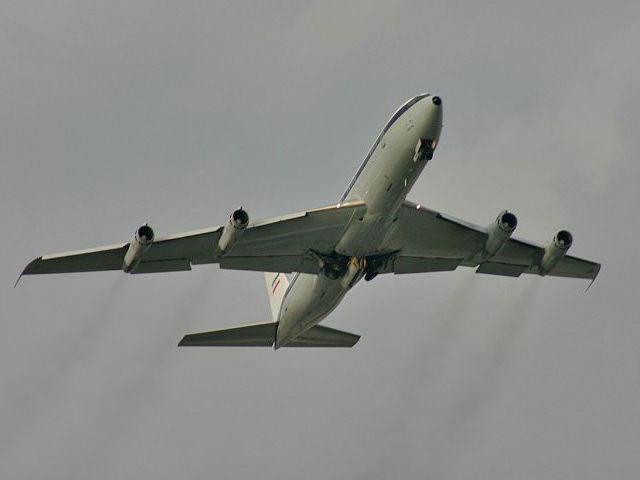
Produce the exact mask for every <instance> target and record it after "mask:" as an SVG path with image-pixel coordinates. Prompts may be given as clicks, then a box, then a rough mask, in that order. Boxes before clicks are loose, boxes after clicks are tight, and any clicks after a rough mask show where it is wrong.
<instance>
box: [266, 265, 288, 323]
mask: <svg viewBox="0 0 640 480" xmlns="http://www.w3.org/2000/svg"><path fill="white" fill-rule="evenodd" d="M264 282H265V284H266V286H267V295H269V305H270V306H271V318H273V321H274V322H277V321H278V315H279V314H280V306H281V305H282V300H284V294H285V293H287V288H289V280H288V279H287V276H286V275H285V274H284V273H274V272H264Z"/></svg>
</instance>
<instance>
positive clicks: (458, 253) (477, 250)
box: [380, 201, 600, 280]
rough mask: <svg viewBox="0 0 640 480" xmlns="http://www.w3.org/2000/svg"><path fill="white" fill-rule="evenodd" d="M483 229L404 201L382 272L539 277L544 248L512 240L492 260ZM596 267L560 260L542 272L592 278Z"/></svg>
mask: <svg viewBox="0 0 640 480" xmlns="http://www.w3.org/2000/svg"><path fill="white" fill-rule="evenodd" d="M486 240H487V229H486V228H485V227H481V226H479V225H475V224H473V223H471V222H467V221H464V220H460V219H457V218H454V217H451V216H449V215H445V214H442V213H439V212H436V211H434V210H430V209H428V208H425V207H423V206H421V205H418V204H416V203H412V202H409V201H405V202H404V203H403V205H402V207H401V208H400V211H399V213H398V218H397V221H396V227H395V230H394V231H393V232H392V234H391V235H390V237H389V238H388V240H387V246H388V248H389V250H390V251H395V252H397V253H395V254H393V255H391V256H390V258H389V260H388V261H387V262H386V264H385V266H384V267H383V268H382V269H381V271H380V273H391V272H393V273H418V272H436V271H447V270H455V269H456V268H457V267H458V266H465V267H476V268H477V270H476V272H478V273H488V274H493V275H504V276H510V277H518V276H520V275H521V274H523V273H532V274H541V273H543V272H541V270H540V260H541V259H542V256H543V254H544V248H543V247H542V246H541V245H537V244H535V243H533V242H529V241H526V240H521V239H517V238H510V239H509V240H507V242H506V244H505V245H504V248H502V249H501V250H500V251H499V252H498V253H497V254H496V255H495V256H494V257H492V258H491V259H489V260H486V259H484V258H483V257H482V250H483V246H484V244H485V242H486ZM599 271H600V264H599V263H596V262H592V261H590V260H584V259H581V258H577V257H573V256H570V255H565V256H563V257H562V258H561V259H560V261H559V262H558V264H557V265H556V266H555V267H554V268H553V269H552V270H551V271H550V272H547V273H545V274H546V275H549V276H557V277H572V278H585V279H590V280H594V279H595V278H596V277H597V276H598V273H599Z"/></svg>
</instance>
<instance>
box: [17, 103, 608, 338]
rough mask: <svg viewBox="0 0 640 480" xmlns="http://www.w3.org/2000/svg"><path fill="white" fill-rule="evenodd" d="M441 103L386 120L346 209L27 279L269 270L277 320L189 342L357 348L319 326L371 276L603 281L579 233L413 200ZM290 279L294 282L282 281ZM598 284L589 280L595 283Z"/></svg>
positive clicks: (38, 265)
mask: <svg viewBox="0 0 640 480" xmlns="http://www.w3.org/2000/svg"><path fill="white" fill-rule="evenodd" d="M442 114H443V105H442V99H441V98H440V97H439V96H437V95H430V94H428V93H423V94H420V95H417V96H415V97H413V98H411V99H410V100H408V101H407V102H405V103H404V104H403V105H402V106H401V107H400V108H399V109H398V110H397V111H396V112H395V113H394V114H393V116H392V117H391V118H390V120H389V121H388V122H387V123H386V124H385V126H384V128H383V129H382V132H381V133H380V135H379V136H378V138H377V139H376V141H375V143H374V144H373V146H372V147H371V150H370V151H369V153H368V155H367V156H366V158H365V159H364V162H363V163H362V165H361V166H360V168H359V169H358V171H357V173H356V174H355V176H354V177H353V180H351V183H350V184H349V186H348V187H347V189H346V191H345V192H344V194H343V195H342V197H341V198H340V200H339V201H338V203H336V204H333V205H329V206H325V207H321V208H314V209H310V210H306V211H303V212H298V213H292V214H288V215H281V216H278V217H274V218H269V219H266V220H259V221H257V222H255V223H251V222H250V221H249V214H248V213H247V212H246V210H244V209H243V208H242V207H240V208H238V209H236V210H235V211H234V212H233V213H232V214H231V216H230V217H229V221H228V222H227V223H226V224H225V225H223V226H217V227H212V228H204V229H201V230H195V231H191V232H186V233H179V234H175V235H168V236H165V237H161V238H157V239H156V238H155V234H154V231H153V229H152V228H151V227H150V226H149V225H147V224H145V225H142V226H141V227H140V228H138V229H137V230H136V232H135V234H134V236H133V239H132V241H131V242H129V243H122V244H117V245H110V246H105V247H99V248H92V249H88V250H78V251H73V252H67V253H60V254H53V255H44V256H42V257H38V258H36V259H35V260H33V261H32V262H31V263H29V264H28V265H27V267H26V268H25V269H24V271H23V272H22V274H21V276H22V275H33V274H46V273H67V272H87V271H99V270H123V271H124V272H126V273H131V274H141V273H156V272H172V271H181V270H191V266H192V265H200V264H211V263H218V264H219V266H220V268H222V269H232V270H250V271H259V272H264V279H265V283H266V287H267V292H268V297H269V304H270V307H271V314H272V320H271V321H270V322H265V323H257V324H251V325H245V326H241V327H235V328H225V329H221V330H214V331H211V332H204V333H196V334H191V335H186V336H185V337H184V338H183V339H182V340H181V341H180V343H179V345H180V346H269V347H270V346H273V347H274V348H275V349H279V348H281V347H352V346H353V345H355V344H356V343H357V342H358V340H359V339H360V336H359V335H355V334H351V333H347V332H343V331H340V330H336V329H333V328H329V327H326V326H324V325H320V324H319V323H320V321H321V320H323V319H324V318H325V317H326V316H327V315H329V314H330V313H331V312H332V311H333V310H334V309H335V308H336V307H337V306H338V304H339V303H340V301H341V300H342V299H343V297H344V296H345V295H346V294H347V292H348V291H349V290H351V289H352V288H353V286H354V285H355V284H356V283H357V282H358V281H360V280H361V279H362V278H364V279H365V281H370V280H373V279H374V278H375V277H376V276H377V275H380V274H387V273H394V274H409V273H421V272H443V271H452V270H455V269H456V268H458V267H459V266H465V267H473V268H475V269H476V272H477V273H484V274H492V275H503V276H508V277H518V276H520V275H521V274H523V273H528V274H537V275H541V276H547V275H550V276H557V277H573V278H584V279H590V280H591V281H592V282H591V283H593V281H594V280H595V279H596V277H597V275H598V273H599V271H600V264H598V263H595V262H592V261H589V260H583V259H580V258H576V257H572V256H569V255H566V253H567V250H568V249H569V248H570V247H571V245H572V243H573V237H572V235H571V233H569V232H568V231H566V230H560V231H559V232H557V233H556V234H555V235H554V236H553V237H552V238H551V239H550V240H549V241H547V242H546V243H545V244H543V245H538V244H535V243H532V242H529V241H526V240H521V239H517V238H514V237H512V233H513V232H514V230H515V229H516V226H517V223H518V221H517V218H516V216H515V215H514V214H513V213H511V212H509V211H507V210H504V211H502V212H500V213H499V214H498V216H497V218H496V219H495V221H494V222H492V223H491V224H489V226H487V227H482V226H479V225H475V224H473V223H470V222H467V221H464V220H460V219H457V218H454V217H452V216H449V215H446V214H444V213H439V212H436V211H434V210H431V209H429V208H426V207H424V206H423V205H421V204H419V203H413V202H410V201H407V200H406V196H407V194H408V192H409V191H410V190H411V187H412V186H413V185H414V183H415V181H416V179H417V178H418V176H419V175H420V173H421V172H422V170H423V169H424V167H425V165H427V163H428V162H429V161H431V159H432V158H433V155H434V152H435V150H436V147H437V145H438V140H439V138H440V133H441V130H442ZM287 273H289V274H291V273H293V274H294V275H293V277H292V279H291V280H290V281H289V279H288V278H287V276H286V275H285V274H287ZM590 285H591V284H590Z"/></svg>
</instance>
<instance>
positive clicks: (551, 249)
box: [540, 230, 573, 275]
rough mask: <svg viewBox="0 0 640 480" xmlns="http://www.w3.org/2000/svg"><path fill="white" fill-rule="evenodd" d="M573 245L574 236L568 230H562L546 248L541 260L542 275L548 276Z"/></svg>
mask: <svg viewBox="0 0 640 480" xmlns="http://www.w3.org/2000/svg"><path fill="white" fill-rule="evenodd" d="M572 244H573V236H572V235H571V234H570V233H569V232H568V231H566V230H560V231H559V232H558V233H556V234H555V235H554V236H553V238H552V239H551V240H549V241H548V242H547V243H546V244H545V246H544V254H543V255H542V260H540V275H546V274H547V273H549V272H550V271H551V270H553V269H554V267H555V266H556V265H557V264H558V262H559V261H560V259H561V258H562V257H564V255H565V254H566V253H567V250H569V248H570V247H571V245H572Z"/></svg>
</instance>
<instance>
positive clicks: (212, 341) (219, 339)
mask: <svg viewBox="0 0 640 480" xmlns="http://www.w3.org/2000/svg"><path fill="white" fill-rule="evenodd" d="M277 328H278V322H268V323H258V324H255V325H246V326H244V327H234V328H225V329H223V330H214V331H212V332H204V333H194V334H192V335H186V336H185V337H184V338H183V339H182V340H181V341H180V343H179V344H178V346H179V347H224V346H233V347H270V346H272V345H273V343H274V342H275V339H276V330H277ZM358 340H360V336H359V335H354V334H353V333H347V332H341V331H340V330H335V329H333V328H329V327H324V326H321V325H316V326H315V327H312V328H310V329H309V330H307V331H306V332H304V333H303V334H302V335H300V336H298V337H296V338H295V339H293V341H291V342H290V343H288V344H287V345H283V347H353V346H354V345H355V344H356V343H357V342H358Z"/></svg>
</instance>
